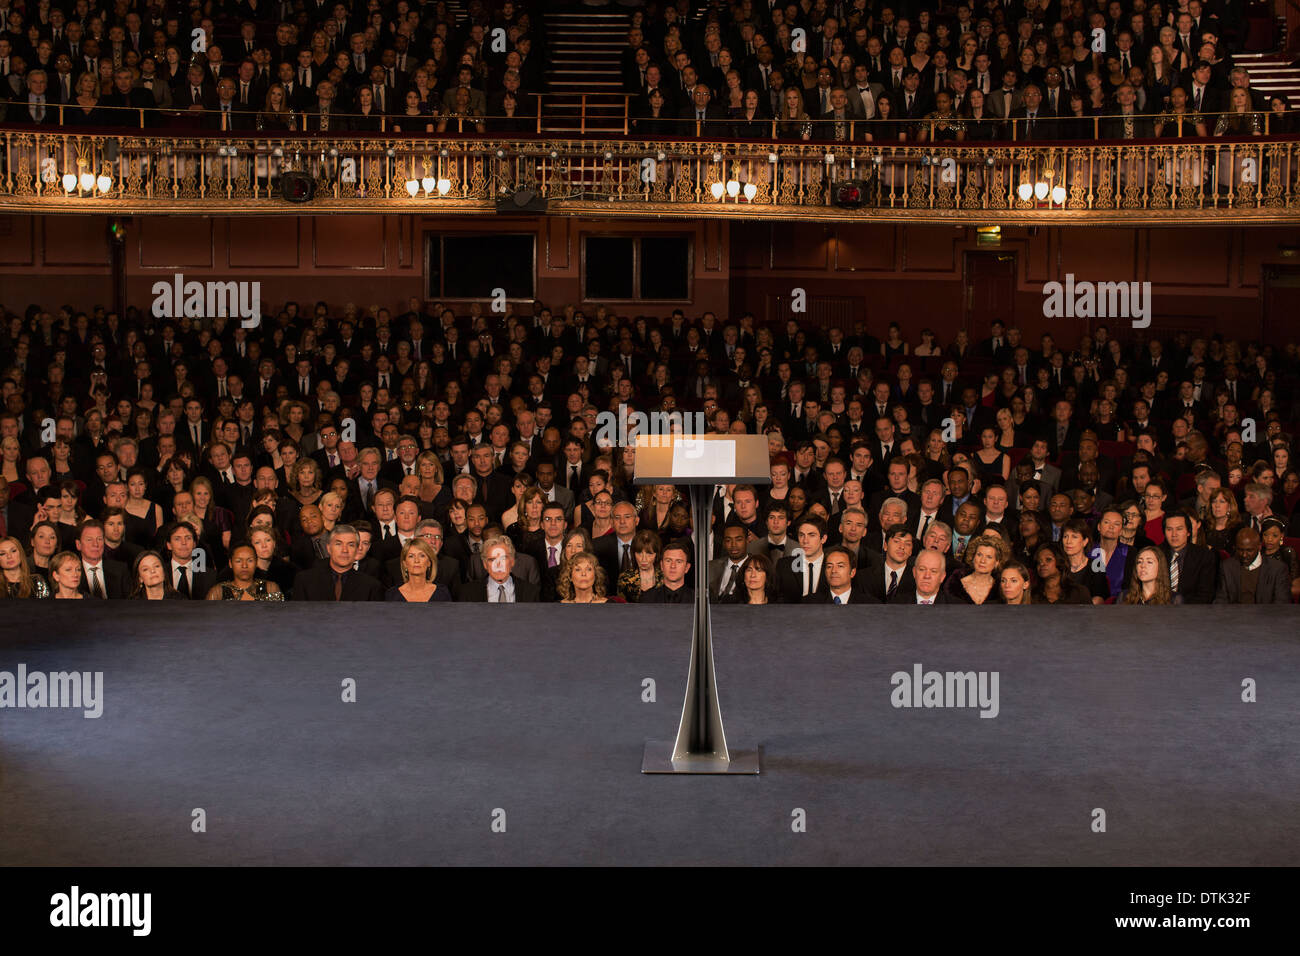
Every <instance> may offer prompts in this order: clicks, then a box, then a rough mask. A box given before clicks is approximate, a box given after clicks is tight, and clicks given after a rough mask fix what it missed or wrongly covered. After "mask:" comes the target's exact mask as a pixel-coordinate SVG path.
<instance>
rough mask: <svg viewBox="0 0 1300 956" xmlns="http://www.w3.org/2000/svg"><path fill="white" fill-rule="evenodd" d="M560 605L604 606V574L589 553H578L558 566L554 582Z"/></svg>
mask: <svg viewBox="0 0 1300 956" xmlns="http://www.w3.org/2000/svg"><path fill="white" fill-rule="evenodd" d="M555 589H556V592H557V593H558V594H559V595H560V603H561V604H604V603H605V601H606V600H607V598H606V597H605V572H604V570H603V569H602V568H601V566H600V561H598V560H597V559H596V556H595V555H594V554H592V553H591V552H590V551H580V552H579V553H577V554H575V555H574V556H573V557H571V558H568V559H567V560H565V562H564V563H563V564H561V565H560V573H559V576H558V578H557V579H556V582H555Z"/></svg>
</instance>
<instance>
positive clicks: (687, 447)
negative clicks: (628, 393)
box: [633, 435, 771, 774]
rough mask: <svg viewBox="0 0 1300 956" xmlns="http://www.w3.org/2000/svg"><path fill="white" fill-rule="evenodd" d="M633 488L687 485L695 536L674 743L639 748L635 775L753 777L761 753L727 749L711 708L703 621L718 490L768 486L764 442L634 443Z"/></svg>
mask: <svg viewBox="0 0 1300 956" xmlns="http://www.w3.org/2000/svg"><path fill="white" fill-rule="evenodd" d="M633 480H634V482H635V483H636V484H638V485H646V484H674V485H688V486H689V487H690V493H691V528H692V530H693V533H694V537H695V560H694V566H695V582H696V588H695V628H694V633H693V634H692V636H691V666H690V671H689V673H688V676H687V679H686V699H685V701H684V702H683V704H682V719H681V722H680V724H679V725H678V727H677V738H676V740H651V741H647V742H646V745H645V756H644V758H643V759H642V762H641V772H642V773H748V774H753V773H758V772H759V757H760V754H761V751H760V749H759V748H758V747H751V748H748V749H741V748H732V747H728V746H727V735H726V733H725V732H724V731H723V729H722V712H721V711H720V710H719V709H718V684H717V679H716V676H715V674H714V670H713V635H712V630H711V627H710V621H709V537H710V535H709V522H710V520H711V518H712V515H713V496H714V488H715V486H717V485H731V484H748V485H766V484H769V483H770V482H771V470H770V468H769V465H768V447H767V438H766V437H765V436H763V435H669V436H663V437H659V436H646V435H641V436H638V437H637V443H636V473H635V477H634V479H633Z"/></svg>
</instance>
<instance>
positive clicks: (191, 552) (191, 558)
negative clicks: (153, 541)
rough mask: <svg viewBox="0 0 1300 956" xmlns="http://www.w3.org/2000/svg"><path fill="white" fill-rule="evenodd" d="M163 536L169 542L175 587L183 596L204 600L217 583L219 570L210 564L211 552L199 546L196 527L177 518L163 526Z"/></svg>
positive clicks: (170, 571) (169, 567) (169, 568)
mask: <svg viewBox="0 0 1300 956" xmlns="http://www.w3.org/2000/svg"><path fill="white" fill-rule="evenodd" d="M162 539H163V541H165V542H166V543H167V553H168V559H167V575H168V578H169V579H170V580H171V583H172V587H174V588H175V589H176V590H177V591H178V592H180V595H181V597H183V598H188V599H189V600H192V601H202V600H203V599H204V598H206V597H207V596H208V591H209V590H211V589H212V586H213V585H214V584H216V583H217V571H216V569H215V568H212V567H209V566H208V558H209V555H208V554H207V553H206V552H205V551H203V550H201V549H200V548H198V541H197V539H196V538H195V536H194V529H193V528H191V527H190V526H189V525H188V524H186V523H185V522H183V521H176V522H173V523H172V524H170V525H168V526H167V527H165V528H164V529H163V535H162ZM196 551H197V552H198V553H197V554H196V553H195V552H196Z"/></svg>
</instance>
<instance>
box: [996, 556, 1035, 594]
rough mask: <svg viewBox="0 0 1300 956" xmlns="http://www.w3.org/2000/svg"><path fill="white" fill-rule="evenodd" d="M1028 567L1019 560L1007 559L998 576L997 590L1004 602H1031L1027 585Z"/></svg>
mask: <svg viewBox="0 0 1300 956" xmlns="http://www.w3.org/2000/svg"><path fill="white" fill-rule="evenodd" d="M1029 580H1030V579H1029V569H1028V568H1026V567H1025V566H1024V565H1023V564H1021V563H1020V562H1019V561H1009V562H1007V564H1006V565H1004V566H1003V568H1002V575H1001V577H999V578H998V591H999V592H1000V593H1001V595H1002V602H1003V603H1004V604H1033V603H1034V601H1033V597H1032V595H1031V594H1030V587H1029Z"/></svg>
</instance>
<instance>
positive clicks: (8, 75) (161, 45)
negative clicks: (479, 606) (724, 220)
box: [0, 0, 1297, 142]
mask: <svg viewBox="0 0 1300 956" xmlns="http://www.w3.org/2000/svg"><path fill="white" fill-rule="evenodd" d="M1243 7H1244V4H1243V3H1242V0H1167V2H1165V0H984V2H982V3H981V2H979V0H969V2H942V3H935V2H929V0H905V2H894V3H891V2H885V0H798V2H791V3H787V2H784V0H710V2H707V3H695V4H692V3H691V2H689V0H675V2H674V0H661V2H651V3H647V4H645V5H644V7H642V8H640V9H636V10H634V11H632V12H631V13H630V14H629V21H630V25H629V30H628V42H627V46H626V48H625V49H624V50H622V51H621V53H620V54H619V56H620V60H619V64H618V66H619V69H620V70H621V73H622V77H623V88H624V91H625V93H627V94H628V95H629V96H630V98H631V101H630V103H629V114H630V116H631V126H632V129H633V132H634V133H636V134H637V135H640V136H655V137H661V138H662V137H677V136H688V137H694V136H706V137H714V138H717V137H727V138H739V139H779V140H795V141H798V140H810V139H817V140H834V141H863V142H900V141H904V142H906V141H936V142H957V141H988V140H1001V139H1008V138H1012V137H1014V138H1015V139H1019V140H1031V141H1032V140H1060V139H1065V140H1069V139H1080V140H1087V139H1096V138H1102V139H1143V138H1148V137H1162V138H1174V139H1196V138H1199V137H1207V136H1253V135H1265V134H1267V135H1277V134H1287V133H1294V132H1296V130H1297V127H1296V118H1295V114H1294V112H1293V111H1292V110H1291V106H1290V103H1289V102H1288V100H1287V97H1286V96H1285V95H1282V94H1274V95H1271V96H1265V95H1263V94H1261V93H1260V92H1259V91H1258V90H1256V89H1253V88H1252V87H1251V78H1250V73H1249V71H1248V70H1246V69H1245V68H1243V67H1240V66H1236V65H1235V64H1234V62H1233V54H1234V53H1239V52H1240V51H1241V50H1242V49H1243V45H1244V43H1245V40H1246V34H1247V27H1246V16H1245V11H1244V9H1243ZM4 10H5V11H7V12H5V13H4V19H5V29H4V32H2V33H0V115H2V116H3V118H4V119H5V120H6V121H7V122H9V123H18V124H25V125H36V126H57V125H62V126H73V127H76V126H82V127H86V126H89V127H115V126H116V127H139V126H140V125H141V124H142V123H143V124H144V125H146V126H151V127H157V126H180V127H190V126H193V125H194V124H199V125H202V126H204V127H207V128H210V129H218V130H231V131H245V132H247V131H268V132H279V131H284V130H306V131H319V132H335V131H342V130H355V131H365V132H378V131H381V130H382V131H384V132H402V133H411V132H416V133H441V134H452V133H471V134H483V133H498V134H515V133H529V132H532V131H534V130H535V129H536V125H537V124H536V117H537V114H538V110H539V107H538V102H537V96H538V94H540V93H541V92H543V87H544V84H545V61H546V58H547V52H546V36H545V30H544V23H543V17H542V15H541V14H542V12H544V11H541V10H538V9H532V8H530V7H529V6H528V5H526V4H525V3H524V2H523V0H470V2H469V3H467V4H466V6H465V9H464V15H463V16H458V15H457V14H458V11H456V10H453V9H451V8H449V7H448V5H447V4H446V3H445V2H431V3H416V2H413V0H396V2H395V3H389V4H381V3H379V2H378V0H368V2H366V3H362V2H360V0H339V2H337V3H329V2H319V3H310V4H305V5H304V4H300V3H290V2H288V0H278V2H277V0H241V2H238V3H234V2H231V3H222V4H219V5H218V4H212V3H208V4H203V5H197V4H196V5H192V6H191V7H190V8H189V9H188V10H186V11H180V10H177V9H170V8H167V7H165V6H163V5H160V4H154V5H146V4H144V3H142V2H140V0H122V2H119V3H117V4H115V5H114V7H113V9H112V10H108V9H107V8H106V7H102V5H101V6H96V5H94V4H92V3H91V2H90V0H41V2H39V3H29V4H27V5H26V7H25V8H24V6H23V5H21V4H14V5H11V6H7V7H6V8H4ZM195 35H197V36H198V37H199V38H200V39H199V40H198V41H195V40H194V39H193V38H194V36H195ZM570 39H581V38H570ZM611 65H612V64H611ZM574 76H575V77H576V76H578V74H574ZM4 101H7V105H6V104H5V102H4Z"/></svg>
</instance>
